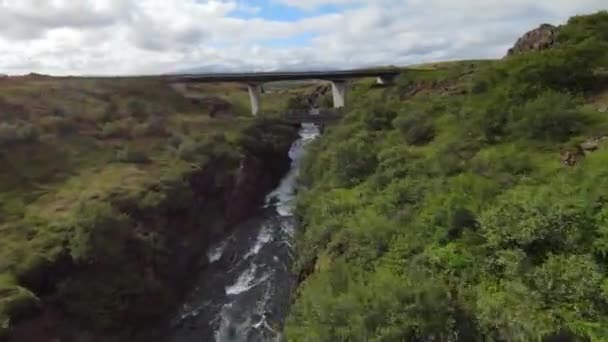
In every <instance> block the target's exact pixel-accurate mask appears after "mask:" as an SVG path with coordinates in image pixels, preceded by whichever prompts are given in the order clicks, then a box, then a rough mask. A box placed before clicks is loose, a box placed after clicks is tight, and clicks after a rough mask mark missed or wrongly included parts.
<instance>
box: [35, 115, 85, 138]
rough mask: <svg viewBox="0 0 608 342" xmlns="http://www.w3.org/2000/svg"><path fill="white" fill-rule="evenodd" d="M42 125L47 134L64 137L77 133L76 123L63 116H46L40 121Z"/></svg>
mask: <svg viewBox="0 0 608 342" xmlns="http://www.w3.org/2000/svg"><path fill="white" fill-rule="evenodd" d="M40 125H41V126H42V129H43V130H44V131H45V132H50V133H54V134H55V135H57V136H60V137H63V136H67V135H70V134H73V133H75V132H76V131H77V126H76V123H75V122H74V121H73V120H70V119H68V118H66V117H63V116H45V117H43V118H41V119H40Z"/></svg>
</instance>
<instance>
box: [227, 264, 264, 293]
mask: <svg viewBox="0 0 608 342" xmlns="http://www.w3.org/2000/svg"><path fill="white" fill-rule="evenodd" d="M257 268H258V267H257V265H256V264H252V266H251V267H250V268H248V269H247V270H246V271H245V272H243V273H242V274H241V275H240V276H239V278H238V279H237V280H236V283H234V284H233V285H231V286H228V287H226V294H227V295H231V296H234V295H238V294H240V293H243V292H245V291H248V290H250V289H252V288H254V287H255V286H256V279H255V272H256V271H257Z"/></svg>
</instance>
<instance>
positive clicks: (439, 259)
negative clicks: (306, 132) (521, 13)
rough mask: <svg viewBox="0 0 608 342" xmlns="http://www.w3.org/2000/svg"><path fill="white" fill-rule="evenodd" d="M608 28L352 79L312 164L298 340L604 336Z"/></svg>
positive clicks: (293, 333)
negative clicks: (387, 78) (379, 79)
mask: <svg viewBox="0 0 608 342" xmlns="http://www.w3.org/2000/svg"><path fill="white" fill-rule="evenodd" d="M607 25H608V13H606V12H600V13H597V14H594V15H589V16H580V17H575V18H572V19H571V20H570V21H569V22H568V24H565V25H563V26H562V27H559V28H555V30H556V31H557V32H558V37H559V38H558V39H557V41H556V42H555V44H553V45H551V46H548V48H547V49H546V50H542V51H537V49H533V50H532V51H524V52H521V51H520V50H517V53H514V54H513V55H510V56H509V57H506V58H505V59H502V60H495V61H460V62H450V63H437V64H433V65H426V66H420V69H421V70H408V71H406V72H404V74H403V75H402V76H401V77H400V78H399V79H398V80H397V84H396V86H394V87H377V86H375V85H373V84H372V83H371V82H357V83H355V84H354V85H353V86H352V91H351V93H350V94H351V96H350V100H349V101H350V102H349V103H350V106H351V107H350V108H351V109H350V110H349V111H348V112H347V113H346V114H345V118H344V119H343V120H342V122H341V124H340V125H337V126H335V127H331V128H329V129H327V130H326V131H325V132H324V135H323V138H321V139H319V140H318V141H317V142H315V143H313V144H312V145H311V146H310V148H309V151H310V153H309V154H308V157H307V158H305V160H304V162H303V165H302V181H303V184H304V188H303V189H305V191H302V192H301V193H300V194H299V195H298V210H297V215H298V217H299V218H300V219H301V225H302V226H301V234H299V236H298V238H297V255H298V261H297V266H296V270H297V271H298V273H299V274H300V281H301V283H300V286H299V288H298V296H297V299H296V301H295V304H294V305H293V307H292V310H291V315H290V317H289V320H288V323H287V327H286V333H287V337H288V339H289V340H290V341H319V342H323V341H327V342H333V341H485V340H492V341H495V340H496V341H541V340H542V341H579V340H584V341H587V340H589V341H605V340H606V339H607V338H608V331H607V330H606V327H607V326H608V291H607V290H608V286H607V284H608V272H607V270H606V267H605V265H606V261H607V260H606V255H607V248H606V246H608V244H607V243H608V240H607V236H608V235H607V234H606V227H607V221H606V218H607V217H608V216H607V213H608V206H607V203H606V198H608V181H607V179H608V178H607V177H606V170H607V169H606V165H608V164H607V163H608V146H607V145H606V139H605V138H604V137H605V136H607V135H608V117H607V116H606V113H605V111H604V105H603V104H602V103H601V102H598V101H603V100H602V99H605V94H606V92H607V91H608V78H607V75H608V73H607V71H608V55H607V53H606V52H607V51H608V36H607V35H606V32H607V31H606V27H608V26H607ZM544 28H546V27H544ZM535 36H538V35H534V34H532V35H527V37H535ZM520 45H521V44H520ZM525 45H526V46H528V45H530V46H535V47H538V46H540V45H538V44H525ZM543 46H544V45H543ZM505 52H506V51H505Z"/></svg>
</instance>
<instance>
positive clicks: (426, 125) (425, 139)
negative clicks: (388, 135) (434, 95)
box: [393, 113, 435, 145]
mask: <svg viewBox="0 0 608 342" xmlns="http://www.w3.org/2000/svg"><path fill="white" fill-rule="evenodd" d="M393 124H394V125H395V127H396V128H397V129H398V130H399V131H400V132H401V133H402V134H403V136H404V138H405V141H406V142H407V143H408V144H410V145H425V144H428V143H429V142H431V141H433V139H434V138H435V126H434V125H433V123H432V122H431V120H430V119H429V118H428V117H427V116H426V114H422V113H416V114H414V113H408V114H406V115H401V116H399V117H397V118H396V119H395V120H394V121H393Z"/></svg>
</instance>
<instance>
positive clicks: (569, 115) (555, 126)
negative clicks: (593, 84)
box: [511, 91, 586, 142]
mask: <svg viewBox="0 0 608 342" xmlns="http://www.w3.org/2000/svg"><path fill="white" fill-rule="evenodd" d="M515 111H516V113H515V115H514V116H515V118H514V122H513V124H512V127H511V130H512V131H513V134H514V135H515V136H522V137H525V138H529V139H536V140H544V141H558V142H560V141H565V140H568V139H569V138H570V137H572V136H573V135H576V134H578V133H580V132H581V131H582V130H583V128H584V126H585V124H586V118H585V116H583V115H582V113H581V112H580V110H579V109H578V108H577V103H576V102H575V101H574V100H573V99H572V98H571V97H570V96H568V95H564V94H562V93H558V92H554V91H548V92H545V93H543V94H542V95H540V96H539V97H538V98H536V99H534V100H532V101H530V102H528V103H526V104H525V105H524V106H523V107H522V108H520V109H516V110H515Z"/></svg>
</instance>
